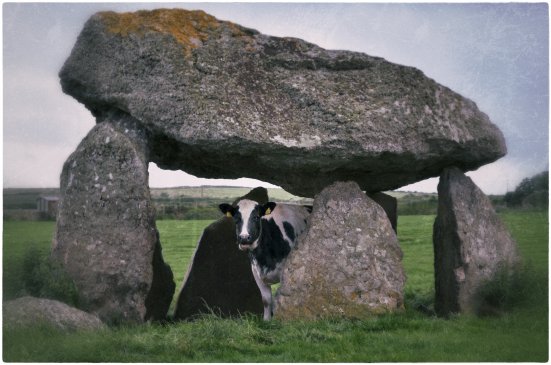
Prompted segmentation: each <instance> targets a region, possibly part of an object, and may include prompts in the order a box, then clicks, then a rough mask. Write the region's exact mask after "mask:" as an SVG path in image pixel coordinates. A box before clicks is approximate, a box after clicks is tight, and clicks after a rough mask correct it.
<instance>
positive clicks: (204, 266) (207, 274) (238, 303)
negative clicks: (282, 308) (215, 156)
mask: <svg viewBox="0 0 551 365" xmlns="http://www.w3.org/2000/svg"><path fill="white" fill-rule="evenodd" d="M241 199H250V200H255V201H257V202H259V203H261V204H265V203H267V202H268V192H267V190H266V189H265V188H255V189H253V190H251V191H250V192H249V193H248V194H247V195H245V196H243V197H241V198H239V199H237V200H236V201H235V202H234V203H233V205H237V202H238V201H239V200H241ZM211 310H212V311H213V312H214V313H216V314H219V315H221V316H237V315H239V314H244V313H246V312H249V313H254V314H259V315H262V312H263V305H262V298H261V296H260V291H259V289H258V286H257V285H256V282H255V281H254V277H253V274H252V271H251V265H250V262H249V257H248V256H247V254H246V253H245V252H242V251H239V249H238V248H237V242H236V236H235V223H234V221H233V219H232V218H228V217H222V218H220V219H219V220H217V221H216V222H213V223H212V224H211V225H209V226H208V227H207V228H205V230H204V231H203V234H202V235H201V238H200V239H199V243H198V244H197V248H196V249H195V254H194V255H193V258H192V260H191V263H190V266H189V268H188V272H187V274H186V276H185V278H184V282H183V284H182V289H181V291H180V294H179V296H178V302H177V304H176V310H175V312H174V318H175V319H186V318H192V317H193V316H195V315H197V314H200V313H210V311H211Z"/></svg>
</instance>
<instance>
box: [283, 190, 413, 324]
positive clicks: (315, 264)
mask: <svg viewBox="0 0 551 365" xmlns="http://www.w3.org/2000/svg"><path fill="white" fill-rule="evenodd" d="M297 247H298V248H297V249H296V250H293V251H292V252H291V254H290V255H289V257H288V259H287V262H286V264H285V266H284V269H283V275H282V281H281V287H280V288H279V290H278V293H277V295H276V306H275V317H276V318H280V319H294V318H311V319H313V318H319V317H331V316H347V317H365V316H369V315H371V314H374V313H382V312H391V311H396V310H399V309H401V308H403V287H404V283H405V279H406V277H405V274H404V270H403V268H402V263H401V259H402V251H401V249H400V247H399V245H398V239H397V238H396V234H395V233H394V231H393V230H392V227H391V224H390V222H389V220H388V218H387V216H386V214H385V212H384V210H383V209H382V208H381V207H380V206H379V205H378V204H377V203H375V202H374V201H373V200H371V199H370V198H368V197H367V196H366V195H365V194H364V193H363V192H362V191H361V190H360V188H359V187H358V185H357V184H356V183H353V182H348V183H342V182H338V183H335V184H333V185H331V186H329V187H327V188H326V189H324V190H323V191H322V192H321V193H320V194H319V195H317V196H316V198H315V200H314V208H313V211H312V215H311V216H310V218H309V223H308V228H307V230H306V232H305V233H304V234H303V236H301V237H300V238H299V241H298V244H297Z"/></svg>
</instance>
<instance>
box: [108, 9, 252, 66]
mask: <svg viewBox="0 0 551 365" xmlns="http://www.w3.org/2000/svg"><path fill="white" fill-rule="evenodd" d="M99 16H100V17H101V19H102V21H103V23H104V24H105V26H106V28H107V30H108V31H109V32H111V33H115V34H118V35H121V36H123V37H125V36H128V35H129V34H131V33H135V34H140V35H143V34H145V33H146V32H150V31H153V32H159V33H163V34H169V35H171V36H172V37H174V38H175V39H176V41H177V42H178V43H180V44H181V45H183V46H184V51H185V53H186V56H189V55H190V54H191V51H192V50H193V49H195V48H197V47H199V46H200V45H201V44H202V42H204V41H206V40H207V39H208V37H209V34H210V33H211V32H212V31H215V30H217V29H218V28H219V27H220V26H221V25H222V24H226V25H227V26H228V28H229V29H230V31H231V32H232V35H234V36H238V35H242V32H241V30H240V29H239V27H237V26H236V25H235V24H233V23H230V22H222V21H219V20H218V19H216V18H215V17H213V16H212V15H209V14H207V13H205V12H204V11H201V10H196V11H189V10H184V9H156V10H151V11H145V10H141V11H137V12H134V13H115V12H111V11H109V12H101V13H99Z"/></svg>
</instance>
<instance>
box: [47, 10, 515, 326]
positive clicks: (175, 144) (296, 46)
mask: <svg viewBox="0 0 551 365" xmlns="http://www.w3.org/2000/svg"><path fill="white" fill-rule="evenodd" d="M59 76H60V81H61V86H62V89H63V91H64V92H65V93H67V94H68V95H70V96H72V97H74V98H75V99H76V100H78V101H79V102H81V103H82V104H84V106H85V107H86V108H87V109H88V110H89V111H90V112H91V113H92V114H93V116H94V117H95V118H96V121H97V124H96V126H95V127H93V128H92V130H91V131H90V132H89V133H88V135H87V136H86V137H85V138H84V139H83V141H82V142H81V143H80V145H79V146H78V147H77V149H76V151H75V152H74V153H73V154H72V155H71V156H70V157H69V158H68V160H67V161H66V163H65V165H64V167H63V171H62V174H61V194H62V198H61V202H60V207H59V213H58V217H57V229H56V232H55V237H54V243H53V250H52V251H53V255H54V257H55V258H57V259H58V260H59V261H60V262H62V263H63V265H64V266H65V268H66V270H67V272H68V273H69V275H70V276H71V277H72V278H73V280H74V282H75V285H76V286H77V288H78V290H79V293H80V295H81V297H82V298H81V301H82V303H83V307H84V309H85V310H87V311H89V312H92V313H95V314H97V315H98V316H99V318H100V319H101V320H102V321H104V322H106V323H114V322H115V323H119V322H124V323H126V322H131V323H141V322H144V321H149V320H160V319H163V318H165V317H166V315H167V311H168V308H169V305H170V302H171V300H172V298H173V295H174V291H175V283H174V281H173V275H172V271H171V268H170V267H169V266H168V265H167V264H166V263H165V262H164V260H163V256H162V246H161V240H160V238H159V235H158V232H157V228H156V224H155V211H154V207H153V205H152V203H151V196H150V193H149V187H148V165H149V163H150V162H154V163H156V164H157V165H158V166H159V167H161V168H164V169H169V170H182V171H185V172H187V173H190V174H193V175H196V176H200V177H205V178H238V177H250V178H256V179H260V180H263V181H266V182H270V183H272V184H276V185H279V186H281V187H283V188H284V189H285V190H287V191H289V192H291V193H293V194H295V195H299V196H303V197H315V196H319V194H322V195H321V197H318V199H321V201H320V202H318V203H317V204H318V205H317V206H318V207H322V206H323V204H325V205H327V204H328V203H322V201H323V202H325V201H333V200H335V199H329V198H327V197H326V198H322V197H323V196H325V194H326V193H327V192H325V193H324V191H325V189H326V188H329V187H330V186H332V184H336V183H339V182H343V183H344V182H346V184H345V185H346V188H345V187H343V189H345V190H346V192H344V191H343V193H342V199H344V200H343V201H346V202H347V203H346V204H350V206H351V207H352V206H354V204H356V203H355V202H356V200H354V199H356V198H353V197H354V196H359V193H358V192H359V191H360V192H366V193H368V194H369V196H374V195H375V194H378V193H379V192H381V191H387V190H392V189H396V188H399V187H401V186H404V185H407V184H411V183H414V182H416V181H420V180H423V179H426V178H429V177H435V176H440V175H441V174H442V173H443V171H445V170H446V169H447V168H455V169H456V170H454V171H457V173H464V172H466V171H469V170H474V169H477V168H478V167H480V166H483V165H485V164H488V163H491V162H493V161H495V160H497V159H499V158H500V157H502V156H504V155H505V154H506V146H505V141H504V138H503V135H502V133H501V132H500V131H499V129H498V128H497V127H496V126H495V125H494V124H492V122H491V121H490V120H489V118H488V116H487V115H486V114H484V113H483V112H481V111H480V110H479V109H478V108H477V106H476V104H475V103H474V102H473V101H471V100H469V99H467V98H464V97H462V96H461V95H459V94H457V93H455V92H453V91H452V90H450V89H449V88H447V87H445V86H442V85H440V84H438V83H437V82H435V81H434V80H432V79H430V78H428V77H426V76H425V75H424V74H423V72H421V71H420V70H417V69H415V68H413V67H406V66H401V65H397V64H394V63H391V62H388V61H385V60H384V59H382V58H379V57H372V56H369V55H366V54H363V53H358V52H350V51H334V50H326V49H323V48H321V47H318V46H316V45H315V44H312V43H308V42H306V41H303V40H301V39H297V38H289V37H284V38H281V37H272V36H268V35H264V34H262V33H259V32H258V31H256V30H253V29H249V28H246V27H243V26H240V25H238V24H234V23H231V22H228V21H223V20H219V19H217V18H215V17H213V16H211V15H209V14H207V13H205V12H202V11H188V10H183V9H157V10H151V11H137V12H134V13H115V12H100V13H97V14H94V15H93V16H92V17H91V18H90V19H89V20H88V21H87V22H86V24H85V25H84V28H83V30H82V31H81V33H80V35H79V37H78V39H77V41H76V44H75V45H74V48H73V50H72V52H71V54H70V56H69V58H68V59H67V60H66V62H65V64H64V65H63V68H62V69H61V71H60V73H59ZM76 122H78V121H76ZM348 182H350V183H348ZM361 195H362V199H361V203H359V202H360V200H358V204H361V206H362V207H365V209H366V211H365V212H364V214H360V215H358V216H357V217H361V218H358V219H359V220H358V222H357V223H358V224H357V225H355V226H354V227H353V229H354V231H353V234H354V237H355V238H354V240H357V242H356V241H355V242H347V243H346V245H348V244H351V245H352V246H351V247H357V249H358V250H360V251H362V250H364V251H365V252H364V253H362V254H359V257H363V256H362V255H364V254H365V255H368V256H366V257H370V258H369V260H371V261H369V262H372V263H373V265H375V266H380V267H381V268H383V269H382V272H384V273H385V274H384V277H383V276H381V277H378V276H377V275H379V274H377V273H373V275H372V274H362V273H357V276H359V277H360V279H359V280H360V281H361V280H364V282H361V283H355V284H344V283H348V281H346V280H345V279H344V278H341V277H339V276H338V275H336V274H335V275H334V276H333V277H334V278H335V280H341V279H342V280H343V281H342V283H343V287H342V288H341V289H342V290H341V291H340V292H339V293H340V294H339V295H341V294H342V298H344V299H343V300H347V301H348V300H352V301H353V305H350V306H349V307H350V308H354V311H355V312H357V311H358V308H361V311H364V310H365V311H367V312H369V311H370V310H371V309H373V311H374V312H381V311H393V310H400V308H402V307H403V294H402V288H403V283H404V280H405V276H404V275H403V270H402V269H401V266H400V265H401V264H400V260H401V253H400V250H399V246H398V245H397V240H396V235H395V232H394V230H393V229H392V228H393V227H392V224H390V223H388V224H387V223H386V221H387V220H388V219H387V218H385V213H384V211H383V210H381V209H379V208H378V207H377V204H375V205H374V204H373V203H372V199H371V198H369V197H367V196H366V195H365V194H363V193H362V194H361ZM327 199H329V200H327ZM339 199H340V198H337V199H336V200H335V201H336V203H335V204H340V203H339ZM350 199H351V200H350ZM358 199H359V198H358ZM343 204H344V203H343ZM315 206H316V204H315ZM320 209H322V208H319V209H318V210H316V208H315V207H314V212H313V214H312V219H311V221H310V222H309V230H308V234H307V235H306V236H305V238H304V240H303V247H299V250H303V251H304V252H309V249H308V248H307V247H306V245H308V244H310V243H309V242H313V241H312V240H311V239H309V238H308V237H316V235H319V234H321V233H320V232H317V231H316V230H317V228H316V227H318V226H320V227H327V226H328V223H327V221H326V218H325V217H323V212H322V211H321V210H320ZM337 211H338V212H341V213H342V214H344V213H345V212H344V211H343V210H340V209H337ZM339 214H340V213H339ZM387 214H388V213H387ZM439 214H440V213H439ZM374 217H376V219H377V222H379V221H381V222H383V221H384V222H385V223H380V224H381V225H383V226H384V234H383V233H381V234H382V236H380V237H378V238H377V239H375V240H370V239H368V235H369V234H371V231H369V230H370V229H371V228H373V229H382V228H381V227H382V226H381V227H379V224H378V223H377V224H376V225H377V227H371V225H373V223H372V222H369V220H370V219H372V218H374ZM318 219H319V221H318ZM385 219H386V220H385ZM360 221H361V222H360ZM333 222H334V224H335V225H336V226H335V232H339V234H337V235H336V236H335V237H338V236H339V235H340V234H342V233H343V232H345V231H346V229H347V228H346V227H345V226H343V224H345V223H344V221H343V219H342V217H335V218H334V220H333ZM394 225H395V223H394ZM395 228H396V227H394V229H395ZM358 230H359V231H358ZM367 231H369V232H367ZM376 232H377V231H376ZM364 233H365V235H364ZM444 236H445V235H443V236H442V237H444ZM383 237H384V239H383ZM381 240H383V241H384V242H382V241H381ZM360 241H361V243H360ZM364 241H365V242H364ZM326 242H327V243H328V244H330V245H334V244H337V245H345V243H344V241H343V242H342V243H339V242H340V241H338V240H336V241H335V240H334V239H329V238H327V240H326ZM446 242H448V241H446ZM446 242H444V243H443V245H447V244H448V243H446ZM228 244H229V245H230V246H232V247H235V246H234V245H233V242H229V243H228ZM334 249H335V250H336V251H335V252H337V251H339V247H335V248H334ZM348 249H350V248H348ZM381 250H382V251H381ZM362 252H363V251H362ZM198 254H199V253H198ZM387 255H391V256H392V258H391V259H389V260H390V261H388V262H386V260H387ZM352 256H353V255H351V254H350V253H349V252H348V253H346V252H343V256H342V263H343V265H344V264H347V263H348V262H349V260H353V257H352ZM339 257H341V256H339ZM388 257H390V256H388ZM289 262H290V263H293V262H296V260H295V259H294V258H291V259H290V260H289ZM311 262H312V263H311V264H313V261H311ZM339 262H340V261H339ZM311 264H309V265H311ZM328 265H329V263H328ZM329 266H331V267H333V268H334V269H335V270H336V269H337V266H338V265H337V264H335V263H331V264H330V265H329ZM354 267H356V269H355V270H360V271H361V270H368V268H366V267H363V266H361V265H360V266H354ZM289 270H291V269H289ZM304 270H308V268H307V267H306V268H305V269H304ZM438 270H444V271H450V270H456V267H451V266H448V267H444V268H441V269H438ZM469 272H470V271H469V270H467V271H465V278H469V277H470V276H469V275H468V273H469ZM391 273H392V275H391ZM289 275H292V274H291V273H289ZM343 275H344V276H347V275H348V274H347V273H346V272H345V273H344V274H343ZM438 275H439V274H438V273H437V276H438ZM362 278H363V279H362ZM303 279H304V280H311V278H310V279H307V278H303ZM286 280H287V283H290V282H294V281H292V280H295V279H294V278H293V279H292V280H291V276H288V277H287V279H286ZM312 280H313V279H312ZM373 280H375V281H373ZM465 280H468V279H465ZM331 281H333V279H331ZM379 281H380V282H379ZM339 282H340V281H339ZM391 283H392V284H391ZM326 284H327V285H330V284H331V283H330V282H327V283H326ZM387 284H388V285H387ZM286 285H287V284H285V283H284V284H283V289H282V297H281V299H280V302H281V305H282V306H283V305H284V304H283V303H284V302H286V303H297V304H296V305H298V303H299V302H298V301H296V300H294V299H293V298H291V297H290V295H292V294H289V293H293V288H292V287H289V286H288V285H287V286H286ZM383 288H387V289H388V290H386V289H385V290H383ZM329 289H330V288H328V290H329ZM372 289H373V290H375V292H372V291H370V290H372ZM378 291H380V293H383V292H384V294H381V296H380V297H379V298H377V295H376V293H377V292H378ZM360 296H361V298H360ZM284 298H285V299H284ZM306 299H307V298H304V300H306ZM333 304H334V303H327V305H326V306H325V307H324V308H330V309H329V310H328V311H327V313H329V314H331V315H334V314H335V313H340V312H341V309H342V308H345V307H347V306H346V305H341V306H340V307H339V305H333ZM337 304H338V303H337ZM293 305H295V304H293ZM358 306H360V307H358ZM288 308H289V307H288ZM319 308H322V307H321V306H320V307H319ZM338 308H341V309H338ZM449 308H451V309H450V310H454V311H455V310H461V306H459V307H457V306H451V307H449ZM458 308H459V309H458ZM289 310H290V309H289ZM320 310H322V311H323V310H324V309H320ZM232 311H233V309H232ZM291 312H293V313H295V314H296V316H298V317H300V316H302V315H303V313H302V312H300V313H299V312H297V311H292V310H290V311H289V312H287V313H291ZM306 312H307V311H306ZM306 312H304V313H306ZM281 313H283V312H281ZM295 314H293V315H291V314H289V317H293V316H295ZM322 314H323V313H317V312H316V313H310V312H308V313H307V315H308V316H310V315H311V316H312V317H319V316H321V315H322ZM341 314H343V315H346V313H341ZM285 316H287V315H285ZM296 316H295V317H296ZM276 317H277V313H276Z"/></svg>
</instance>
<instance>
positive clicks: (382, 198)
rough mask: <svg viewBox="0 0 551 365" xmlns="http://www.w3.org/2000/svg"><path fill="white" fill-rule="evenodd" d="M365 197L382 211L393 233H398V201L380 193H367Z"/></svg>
mask: <svg viewBox="0 0 551 365" xmlns="http://www.w3.org/2000/svg"><path fill="white" fill-rule="evenodd" d="M367 196H369V197H370V198H371V199H373V201H374V202H375V203H377V204H379V205H380V206H381V207H382V208H383V209H384V211H385V213H386V216H387V217H388V220H389V221H390V224H391V225H392V229H393V230H394V232H398V199H396V198H395V197H393V196H390V195H388V194H385V193H381V192H378V193H368V194H367Z"/></svg>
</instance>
